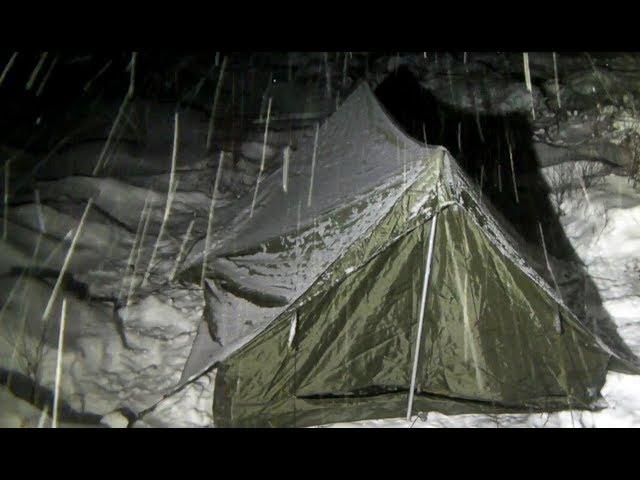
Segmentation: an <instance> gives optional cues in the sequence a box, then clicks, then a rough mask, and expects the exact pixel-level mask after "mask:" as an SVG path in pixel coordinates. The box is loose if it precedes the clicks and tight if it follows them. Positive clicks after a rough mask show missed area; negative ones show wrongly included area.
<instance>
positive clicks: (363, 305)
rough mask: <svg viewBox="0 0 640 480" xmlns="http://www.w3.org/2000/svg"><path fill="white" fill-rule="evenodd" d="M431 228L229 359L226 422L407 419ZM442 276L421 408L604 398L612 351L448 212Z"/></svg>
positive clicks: (567, 403)
mask: <svg viewBox="0 0 640 480" xmlns="http://www.w3.org/2000/svg"><path fill="white" fill-rule="evenodd" d="M430 225H431V224H430V223H423V224H421V225H419V226H418V227H416V228H414V229H412V230H411V231H410V232H408V233H406V234H405V235H404V236H402V237H401V238H400V239H398V240H396V241H395V242H394V243H393V244H392V245H390V246H389V247H388V248H386V249H385V250H384V251H383V252H380V253H379V254H378V255H376V256H374V257H373V258H371V259H370V260H369V261H368V262H366V263H365V265H363V266H362V267H361V268H359V269H358V270H357V271H356V272H353V273H352V274H350V275H348V276H347V277H346V278H344V279H342V281H340V282H339V283H338V284H337V285H336V286H333V287H331V288H329V289H327V290H326V291H324V292H323V293H322V294H320V295H317V296H316V297H315V298H313V300H311V301H309V302H308V303H306V304H301V306H300V307H298V308H294V309H292V310H291V311H290V312H287V313H286V314H285V315H283V316H282V317H281V318H279V319H278V320H277V321H276V322H275V324H274V326H273V328H270V329H268V330H267V331H266V332H265V333H264V334H262V335H260V336H259V337H257V338H256V339H255V340H254V341H253V342H251V343H250V344H249V345H247V346H246V347H245V348H243V349H242V350H241V351H240V352H238V353H237V354H234V355H232V356H231V357H230V358H229V359H228V360H227V361H225V362H224V363H223V365H222V367H221V368H220V369H219V371H218V375H217V379H216V388H215V400H214V402H215V403H214V415H215V422H216V425H218V426H252V427H261V426H307V425H314V424H325V423H332V422H338V421H347V420H357V419H366V418H384V417H398V416H403V415H404V414H405V412H406V408H407V396H408V391H409V386H410V373H411V367H412V361H413V352H414V350H413V349H414V343H415V338H416V335H417V324H418V311H419V302H420V291H421V287H422V279H423V274H424V268H425V258H426V255H427V248H428V245H427V241H426V239H427V238H428V234H429V229H430V228H431V227H430ZM432 268H433V271H432V274H431V275H432V276H431V280H430V282H431V287H430V291H431V293H430V294H429V296H428V299H427V310H426V314H425V327H424V332H423V335H422V341H421V353H420V357H419V361H418V365H419V368H418V381H417V385H416V393H417V396H416V399H415V400H414V411H420V410H422V411H430V410H438V411H442V412H445V413H466V412H499V411H529V410H532V409H536V410H537V409H545V410H549V409H555V408H567V407H572V408H589V406H590V405H591V404H592V403H593V402H594V401H595V400H597V398H598V394H599V390H600V388H601V386H602V385H603V383H604V379H605V375H606V370H607V366H608V362H609V357H610V355H609V353H607V352H606V351H604V350H603V349H602V347H601V346H600V345H599V344H598V342H597V341H596V340H595V338H594V337H593V336H592V335H591V334H590V333H589V332H587V331H586V330H585V329H583V328H582V327H581V326H580V324H579V323H576V320H575V319H574V318H573V317H572V315H571V313H570V312H569V311H567V310H566V309H565V308H564V307H562V306H561V305H560V304H558V302H557V301H556V300H555V299H553V298H552V297H550V296H549V295H548V293H547V292H545V291H544V289H541V288H540V287H539V286H538V285H536V284H535V283H534V282H532V281H531V279H530V278H529V277H528V276H527V275H526V274H525V273H524V272H523V271H522V270H521V269H519V268H518V267H517V266H516V265H515V264H514V263H513V262H511V261H510V260H509V259H508V258H506V257H505V256H504V255H503V254H502V253H501V252H499V251H498V250H497V249H496V248H495V247H494V246H493V245H492V244H491V242H489V240H488V239H487V237H486V236H485V235H484V234H483V232H482V230H481V229H480V228H479V227H478V226H477V225H476V224H475V223H473V222H472V221H470V219H469V218H468V217H467V215H466V212H465V211H464V209H462V208H460V207H458V206H455V205H453V206H450V207H449V208H446V209H445V210H443V211H442V213H441V214H440V215H439V216H438V226H437V229H436V241H435V252H434V264H433V267H432ZM558 317H560V318H561V322H562V327H561V328H560V329H557V327H556V325H557V319H558Z"/></svg>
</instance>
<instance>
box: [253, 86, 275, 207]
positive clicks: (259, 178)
mask: <svg viewBox="0 0 640 480" xmlns="http://www.w3.org/2000/svg"><path fill="white" fill-rule="evenodd" d="M271 100H272V98H271V97H269V103H268V105H267V121H266V122H265V125H264V138H263V139H262V158H261V160H260V170H259V171H258V176H257V177H256V188H255V190H254V191H253V199H252V200H251V211H250V212H249V218H251V217H253V209H254V208H255V206H256V199H257V198H258V188H259V186H260V182H261V181H262V172H263V171H264V163H265V159H266V157H267V137H268V135H269V119H270V118H271Z"/></svg>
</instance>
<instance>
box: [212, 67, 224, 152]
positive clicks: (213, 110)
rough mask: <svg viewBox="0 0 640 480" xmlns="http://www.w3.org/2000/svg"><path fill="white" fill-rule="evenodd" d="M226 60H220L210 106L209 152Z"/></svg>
mask: <svg viewBox="0 0 640 480" xmlns="http://www.w3.org/2000/svg"><path fill="white" fill-rule="evenodd" d="M227 60H228V58H227V57H226V56H225V57H224V58H223V59H222V66H221V67H220V75H218V84H217V85H216V92H215V94H214V96H213V104H212V105H211V116H210V117H209V128H208V130H207V151H209V150H211V142H212V141H213V129H214V124H215V118H216V109H217V106H218V98H219V97H220V91H221V90H222V83H223V81H224V71H225V69H226V68H227Z"/></svg>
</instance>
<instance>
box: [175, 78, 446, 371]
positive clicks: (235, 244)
mask: <svg viewBox="0 0 640 480" xmlns="http://www.w3.org/2000/svg"><path fill="white" fill-rule="evenodd" d="M436 150H437V149H436V148H424V146H422V145H420V144H418V143H417V142H415V141H414V140H413V139H411V138H410V137H408V136H406V135H405V134H404V133H403V132H402V131H401V130H399V129H398V128H397V127H396V126H395V125H394V124H393V122H392V121H391V120H390V119H389V117H388V116H387V115H386V113H385V112H384V110H383V109H382V107H381V106H380V105H379V103H378V102H377V100H376V98H375V96H374V95H373V94H372V92H371V90H370V89H369V87H368V85H366V84H363V85H362V86H360V87H358V88H357V89H356V90H355V91H354V92H353V93H352V94H351V95H350V96H349V97H348V98H347V99H346V100H345V102H344V103H343V104H342V105H341V107H340V109H339V110H338V111H337V112H336V113H335V114H334V115H332V116H331V117H330V118H329V119H328V120H327V121H326V122H325V123H324V124H322V125H320V126H319V128H318V142H317V144H316V142H315V136H313V135H312V136H311V137H310V138H308V139H307V141H306V142H303V143H302V144H301V145H300V147H299V148H298V150H297V151H294V152H293V153H292V155H291V160H290V166H289V179H288V188H287V191H286V192H285V191H284V189H283V186H282V183H283V182H282V171H281V170H278V171H276V172H274V173H273V174H271V175H270V176H269V177H266V178H265V179H264V180H262V181H261V182H260V183H259V185H258V194H257V197H256V202H255V207H254V209H253V214H251V212H252V208H251V204H252V197H253V192H251V194H250V195H248V196H247V198H244V199H241V200H240V201H244V202H245V207H244V210H243V211H242V212H240V214H239V215H237V217H236V218H237V219H236V221H235V222H233V223H231V224H230V225H229V226H228V228H227V229H226V232H225V233H226V236H225V237H224V238H222V239H221V240H220V241H218V242H216V243H214V244H213V245H212V247H211V249H210V250H209V251H208V252H207V255H206V262H204V263H205V265H206V274H205V278H206V285H205V294H206V300H207V311H208V312H214V313H213V314H212V315H210V316H208V317H206V322H205V324H202V325H201V327H200V330H199V332H198V336H197V338H196V340H195V342H194V346H193V348H192V352H191V355H190V357H189V360H188V362H187V365H186V366H185V368H184V371H183V376H182V380H183V381H186V380H187V379H188V378H191V377H192V376H193V375H197V374H198V372H201V371H202V370H203V369H206V368H208V367H209V366H210V365H212V364H214V363H215V362H217V361H220V360H222V359H224V358H225V357H226V356H228V355H229V354H230V353H232V352H233V351H235V350H236V349H238V348H239V347H240V346H242V345H243V344H245V343H246V342H247V341H248V340H250V339H251V338H253V337H254V336H255V335H257V334H258V333H259V332H261V331H262V330H263V329H264V328H265V327H266V326H267V325H269V324H270V323H271V322H272V321H273V320H274V319H275V318H276V317H277V316H278V315H280V314H281V313H282V312H283V311H284V310H285V309H286V308H287V307H288V306H289V305H290V304H291V303H292V302H293V301H295V300H296V299H297V298H298V297H300V295H302V294H303V293H304V292H305V291H306V290H307V289H308V288H310V286H311V285H312V284H313V283H314V282H315V281H316V280H317V278H318V277H319V276H320V275H322V273H323V272H325V271H326V270H327V268H328V267H329V266H330V265H331V264H333V263H334V262H335V261H336V260H338V259H339V258H341V257H342V256H343V255H344V253H345V252H346V250H347V249H348V248H350V246H351V245H352V244H353V243H354V242H356V241H357V240H358V239H359V238H361V237H362V236H363V235H365V234H367V232H372V231H373V227H374V226H375V225H376V224H378V223H379V220H380V218H382V217H384V216H385V215H386V213H387V212H388V211H389V210H390V209H391V208H392V207H393V206H394V205H395V204H396V203H397V202H398V201H399V200H400V199H401V198H402V197H403V196H404V195H406V190H407V189H408V188H409V187H410V186H411V185H412V184H413V183H414V182H415V180H416V179H417V178H418V176H423V177H424V176H425V174H427V176H429V175H430V174H435V168H434V167H433V166H432V167H429V166H428V165H427V164H426V163H425V160H426V159H427V156H428V155H429V152H435V151H436ZM425 168H426V170H425ZM429 172H430V173H429ZM420 198H424V195H420ZM416 213H417V212H412V213H411V214H412V215H414V214H416ZM378 235H380V238H381V239H384V240H388V234H387V233H384V232H381V233H379V234H378ZM203 257H204V252H201V251H197V250H196V252H195V253H194V255H192V256H191V257H190V258H189V259H188V261H187V265H186V267H185V268H184V270H183V271H182V272H181V273H180V277H181V278H182V279H184V280H188V281H192V282H198V283H199V282H200V276H201V271H202V264H203ZM351 266H352V265H346V267H345V268H350V267H351ZM212 336H215V337H217V339H219V341H214V340H213V338H212Z"/></svg>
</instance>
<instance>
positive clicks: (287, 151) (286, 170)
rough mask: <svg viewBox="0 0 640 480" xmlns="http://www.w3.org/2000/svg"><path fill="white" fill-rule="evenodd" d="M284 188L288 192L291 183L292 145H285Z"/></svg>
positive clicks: (283, 161)
mask: <svg viewBox="0 0 640 480" xmlns="http://www.w3.org/2000/svg"><path fill="white" fill-rule="evenodd" d="M282 157H283V158H282V190H284V192H285V193H286V192H287V185H288V183H289V162H290V160H291V146H290V145H287V146H286V147H284V151H283V152H282Z"/></svg>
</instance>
